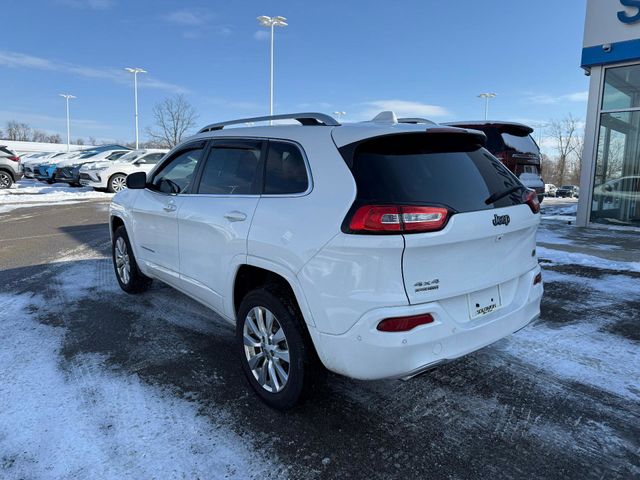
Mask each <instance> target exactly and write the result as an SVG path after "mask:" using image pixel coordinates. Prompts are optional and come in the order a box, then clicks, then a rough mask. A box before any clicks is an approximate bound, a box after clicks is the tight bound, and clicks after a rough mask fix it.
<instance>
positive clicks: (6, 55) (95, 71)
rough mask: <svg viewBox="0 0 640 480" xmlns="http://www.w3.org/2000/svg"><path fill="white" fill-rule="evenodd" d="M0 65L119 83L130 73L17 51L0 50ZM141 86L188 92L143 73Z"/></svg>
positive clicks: (178, 86) (125, 80) (129, 81)
mask: <svg viewBox="0 0 640 480" xmlns="http://www.w3.org/2000/svg"><path fill="white" fill-rule="evenodd" d="M0 66H4V67H10V68H27V69H33V70H48V71H52V72H61V73H67V74H70V75H76V76H80V77H85V78H98V79H103V80H108V81H111V82H114V83H119V84H129V83H131V75H130V74H128V73H126V72H125V71H124V68H122V69H121V68H113V67H86V66H83V65H75V64H72V63H65V62H56V61H54V60H49V59H46V58H41V57H35V56H32V55H27V54H24V53H19V52H7V51H0ZM140 87H141V88H155V89H158V90H166V91H169V92H173V93H188V90H187V89H186V88H184V87H182V86H180V85H176V84H174V83H169V82H163V81H161V80H158V79H157V78H154V77H153V76H148V75H144V78H141V81H140Z"/></svg>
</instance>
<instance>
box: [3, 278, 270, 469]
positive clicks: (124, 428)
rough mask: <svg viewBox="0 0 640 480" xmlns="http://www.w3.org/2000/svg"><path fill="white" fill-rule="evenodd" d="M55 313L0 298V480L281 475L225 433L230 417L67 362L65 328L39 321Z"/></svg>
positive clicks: (80, 360)
mask: <svg viewBox="0 0 640 480" xmlns="http://www.w3.org/2000/svg"><path fill="white" fill-rule="evenodd" d="M69 273H73V272H69ZM60 278H61V279H62V280H64V281H66V282H67V283H68V285H65V288H64V290H65V291H67V292H69V294H71V295H72V296H73V297H76V298H77V297H78V296H79V295H81V292H80V293H78V292H77V291H76V292H71V288H70V287H71V282H70V281H69V278H70V277H69V276H68V275H63V276H61V277H60ZM88 279H90V278H89V277H87V276H82V277H80V278H77V281H76V282H73V283H75V284H76V286H77V285H78V283H79V282H83V281H86V280H88ZM66 287H69V288H66ZM65 296H66V295H65ZM61 300H62V299H61ZM49 307H50V305H48V304H45V302H44V301H43V299H42V298H41V297H39V296H37V295H31V294H20V295H16V294H7V293H3V294H0V324H1V325H2V328H1V329H0V343H1V344H2V345H3V347H2V348H1V349H0V372H2V382H0V467H1V469H2V470H3V472H4V473H3V475H8V477H7V476H4V477H3V478H16V479H17V478H114V479H116V478H124V477H127V478H247V477H258V478H268V477H269V473H270V472H274V471H277V468H274V465H272V464H271V463H269V462H268V461H266V460H265V459H262V458H261V457H260V455H259V454H258V453H256V451H254V450H253V449H252V447H251V444H250V443H249V441H248V438H247V437H246V436H244V437H242V438H240V437H238V436H237V435H236V434H235V433H233V432H232V431H231V430H230V429H229V428H228V427H227V426H226V425H225V423H226V422H227V421H228V419H227V417H226V415H225V412H224V411H222V410H221V411H220V413H219V415H218V417H217V418H216V419H215V421H212V420H211V419H210V418H209V417H205V416H201V415H199V411H198V405H197V404H194V403H192V402H189V401H187V400H184V399H181V398H179V396H177V395H176V394H175V392H172V391H171V390H169V389H166V388H162V387H158V386H152V385H148V384H145V383H143V382H142V381H141V380H140V379H139V378H138V377H137V376H136V375H135V374H125V373H120V372H116V371H113V370H110V369H109V368H107V367H106V366H105V365H104V363H103V359H102V358H101V357H100V356H98V355H86V354H85V355H81V356H76V357H74V358H73V360H72V361H71V362H70V363H69V362H66V363H65V362H64V361H63V359H62V357H61V356H60V350H61V347H62V343H63V340H64V336H65V329H64V328H63V327H54V326H49V325H45V324H42V323H40V322H38V321H37V320H36V319H35V318H34V315H36V312H38V311H39V310H40V311H41V313H42V309H45V310H46V309H47V308H49ZM280 476H282V474H280Z"/></svg>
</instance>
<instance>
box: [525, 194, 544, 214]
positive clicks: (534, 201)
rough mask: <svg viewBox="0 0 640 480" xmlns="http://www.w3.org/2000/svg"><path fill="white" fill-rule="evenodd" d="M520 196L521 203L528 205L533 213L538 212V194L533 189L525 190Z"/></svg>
mask: <svg viewBox="0 0 640 480" xmlns="http://www.w3.org/2000/svg"><path fill="white" fill-rule="evenodd" d="M522 197H523V198H522V201H523V203H526V204H527V205H529V208H530V209H531V211H532V212H533V213H540V202H539V201H538V194H537V193H536V191H535V190H529V189H527V190H525V191H524V194H523V195H522Z"/></svg>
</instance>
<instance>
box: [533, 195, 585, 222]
mask: <svg viewBox="0 0 640 480" xmlns="http://www.w3.org/2000/svg"><path fill="white" fill-rule="evenodd" d="M540 207H541V210H542V212H541V213H542V219H543V220H560V221H565V222H572V223H573V222H575V221H576V212H577V209H578V199H577V198H554V197H545V199H544V201H543V202H542V204H541V205H540Z"/></svg>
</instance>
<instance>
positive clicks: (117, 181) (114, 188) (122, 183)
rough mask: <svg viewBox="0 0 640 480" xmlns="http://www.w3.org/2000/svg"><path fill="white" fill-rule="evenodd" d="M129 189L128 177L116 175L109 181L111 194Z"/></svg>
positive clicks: (108, 187) (108, 186)
mask: <svg viewBox="0 0 640 480" xmlns="http://www.w3.org/2000/svg"><path fill="white" fill-rule="evenodd" d="M125 188H127V176H126V175H123V174H122V173H116V174H115V175H113V176H112V177H111V178H110V179H109V183H108V185H107V190H109V192H111V193H118V192H121V191H122V190H124V189H125Z"/></svg>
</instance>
